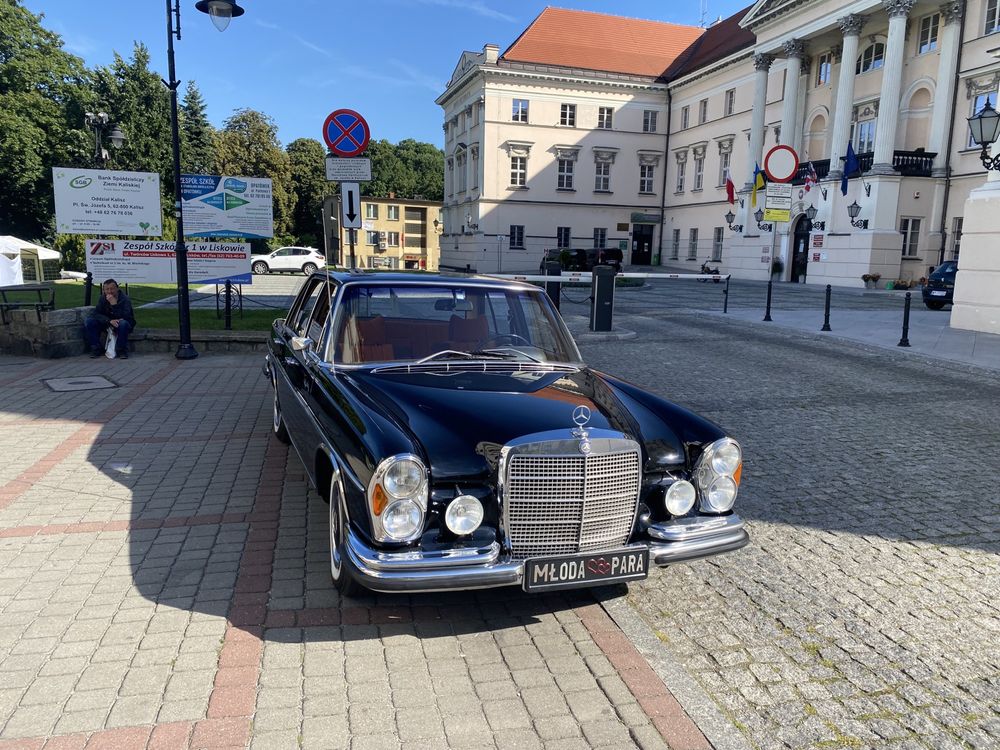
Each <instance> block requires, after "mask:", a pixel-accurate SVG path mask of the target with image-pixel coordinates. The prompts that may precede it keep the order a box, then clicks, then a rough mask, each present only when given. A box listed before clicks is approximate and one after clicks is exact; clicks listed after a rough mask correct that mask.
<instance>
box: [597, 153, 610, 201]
mask: <svg viewBox="0 0 1000 750" xmlns="http://www.w3.org/2000/svg"><path fill="white" fill-rule="evenodd" d="M594 190H597V191H598V192H601V193H610V192H611V162H607V161H599V162H597V164H595V165H594Z"/></svg>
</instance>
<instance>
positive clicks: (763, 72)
mask: <svg viewBox="0 0 1000 750" xmlns="http://www.w3.org/2000/svg"><path fill="white" fill-rule="evenodd" d="M771 62H772V58H771V56H770V55H754V56H753V66H754V68H755V69H756V71H757V72H756V73H755V75H754V90H753V114H752V116H751V118H750V146H749V151H748V153H747V182H746V186H745V189H746V190H749V189H750V187H751V183H752V181H753V167H754V164H760V158H761V152H762V151H763V150H764V110H765V109H766V108H767V75H768V71H769V70H770V69H771Z"/></svg>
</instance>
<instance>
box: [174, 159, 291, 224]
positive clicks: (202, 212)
mask: <svg viewBox="0 0 1000 750" xmlns="http://www.w3.org/2000/svg"><path fill="white" fill-rule="evenodd" d="M181 200H182V202H183V204H184V236H185V237H273V236H274V204H273V201H272V197H271V180H270V178H268V177H232V176H227V175H223V176H221V177H219V176H215V175H206V174H182V175H181Z"/></svg>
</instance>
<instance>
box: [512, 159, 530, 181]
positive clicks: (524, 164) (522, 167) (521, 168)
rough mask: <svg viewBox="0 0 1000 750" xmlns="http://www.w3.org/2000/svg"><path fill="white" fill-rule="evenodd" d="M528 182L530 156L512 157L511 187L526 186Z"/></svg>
mask: <svg viewBox="0 0 1000 750" xmlns="http://www.w3.org/2000/svg"><path fill="white" fill-rule="evenodd" d="M527 183H528V157H527V156H512V157H510V184H511V187H524V186H525V185H526V184H527Z"/></svg>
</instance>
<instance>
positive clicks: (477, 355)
mask: <svg viewBox="0 0 1000 750" xmlns="http://www.w3.org/2000/svg"><path fill="white" fill-rule="evenodd" d="M453 357H461V358H463V359H483V358H484V357H485V358H488V359H506V358H507V355H506V354H491V353H489V352H485V351H483V352H459V351H456V350H454V349H445V350H443V351H440V352H434V353H433V354H431V355H429V356H426V357H424V358H423V359H418V360H417V361H416V362H415V363H414V364H418V365H422V364H424V363H425V362H433V361H435V360H438V359H452V358H453Z"/></svg>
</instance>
